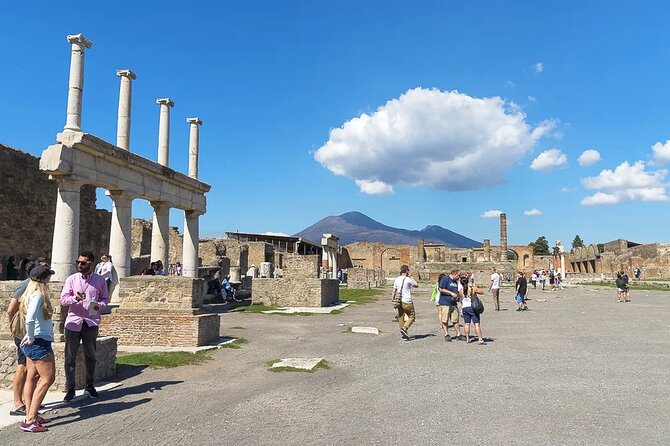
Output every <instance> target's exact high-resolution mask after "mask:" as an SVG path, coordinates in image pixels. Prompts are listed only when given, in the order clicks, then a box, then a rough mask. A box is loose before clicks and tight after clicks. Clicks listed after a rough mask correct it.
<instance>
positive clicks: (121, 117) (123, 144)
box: [116, 70, 137, 150]
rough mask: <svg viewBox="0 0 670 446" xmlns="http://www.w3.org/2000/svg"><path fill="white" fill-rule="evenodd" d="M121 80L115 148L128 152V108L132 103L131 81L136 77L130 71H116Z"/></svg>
mask: <svg viewBox="0 0 670 446" xmlns="http://www.w3.org/2000/svg"><path fill="white" fill-rule="evenodd" d="M116 75H117V76H119V78H120V80H121V86H120V88H119V112H118V118H117V124H116V146H117V147H119V148H121V149H126V150H130V106H131V103H132V93H133V81H134V80H135V79H137V75H136V74H135V73H133V72H132V71H130V70H116Z"/></svg>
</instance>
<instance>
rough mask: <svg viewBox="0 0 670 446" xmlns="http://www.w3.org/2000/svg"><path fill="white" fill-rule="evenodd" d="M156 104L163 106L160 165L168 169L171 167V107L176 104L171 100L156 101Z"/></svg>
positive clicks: (160, 129)
mask: <svg viewBox="0 0 670 446" xmlns="http://www.w3.org/2000/svg"><path fill="white" fill-rule="evenodd" d="M156 104H158V105H160V106H161V111H160V118H159V121H158V164H160V165H161V166H165V167H168V166H169V165H170V163H169V161H170V107H174V102H172V100H171V99H170V98H163V99H156Z"/></svg>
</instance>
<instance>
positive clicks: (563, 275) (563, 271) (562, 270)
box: [559, 253, 595, 279]
mask: <svg viewBox="0 0 670 446" xmlns="http://www.w3.org/2000/svg"><path fill="white" fill-rule="evenodd" d="M559 255H560V256H561V278H562V279H565V276H566V274H565V273H566V271H565V254H564V253H560V254H559ZM594 272H595V271H594Z"/></svg>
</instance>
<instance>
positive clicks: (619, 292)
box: [614, 273, 626, 302]
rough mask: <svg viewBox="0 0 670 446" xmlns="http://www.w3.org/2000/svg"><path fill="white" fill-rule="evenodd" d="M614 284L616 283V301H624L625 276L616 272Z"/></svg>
mask: <svg viewBox="0 0 670 446" xmlns="http://www.w3.org/2000/svg"><path fill="white" fill-rule="evenodd" d="M614 284H615V285H616V301H617V302H623V301H624V298H625V295H626V283H625V282H624V280H623V277H621V273H617V274H616V280H615V281H614Z"/></svg>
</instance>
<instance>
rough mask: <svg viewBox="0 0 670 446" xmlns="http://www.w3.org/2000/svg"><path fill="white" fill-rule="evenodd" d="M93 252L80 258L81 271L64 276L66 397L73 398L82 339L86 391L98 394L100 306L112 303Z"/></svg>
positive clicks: (78, 260) (84, 253)
mask: <svg viewBox="0 0 670 446" xmlns="http://www.w3.org/2000/svg"><path fill="white" fill-rule="evenodd" d="M94 260H95V256H94V255H93V253H92V252H88V251H85V252H82V253H80V254H79V257H78V258H77V270H78V272H76V273H74V274H72V275H71V276H70V277H68V278H67V279H65V285H64V286H63V291H62V292H61V293H60V303H61V305H68V306H69V309H68V312H67V318H66V319H65V384H66V386H67V393H66V394H65V398H64V399H63V400H64V401H72V398H74V383H75V367H76V363H77V351H78V350H79V342H81V343H82V344H83V345H84V359H85V361H84V362H85V364H86V388H85V390H86V392H88V394H89V395H90V396H91V397H92V398H98V392H97V391H96V390H95V387H93V382H94V377H95V362H96V360H95V347H96V345H95V342H96V339H97V337H98V326H99V325H100V309H101V308H104V307H105V306H107V304H108V303H109V294H108V292H107V284H106V283H105V279H104V278H103V277H102V276H99V275H97V274H95V273H93V261H94Z"/></svg>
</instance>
